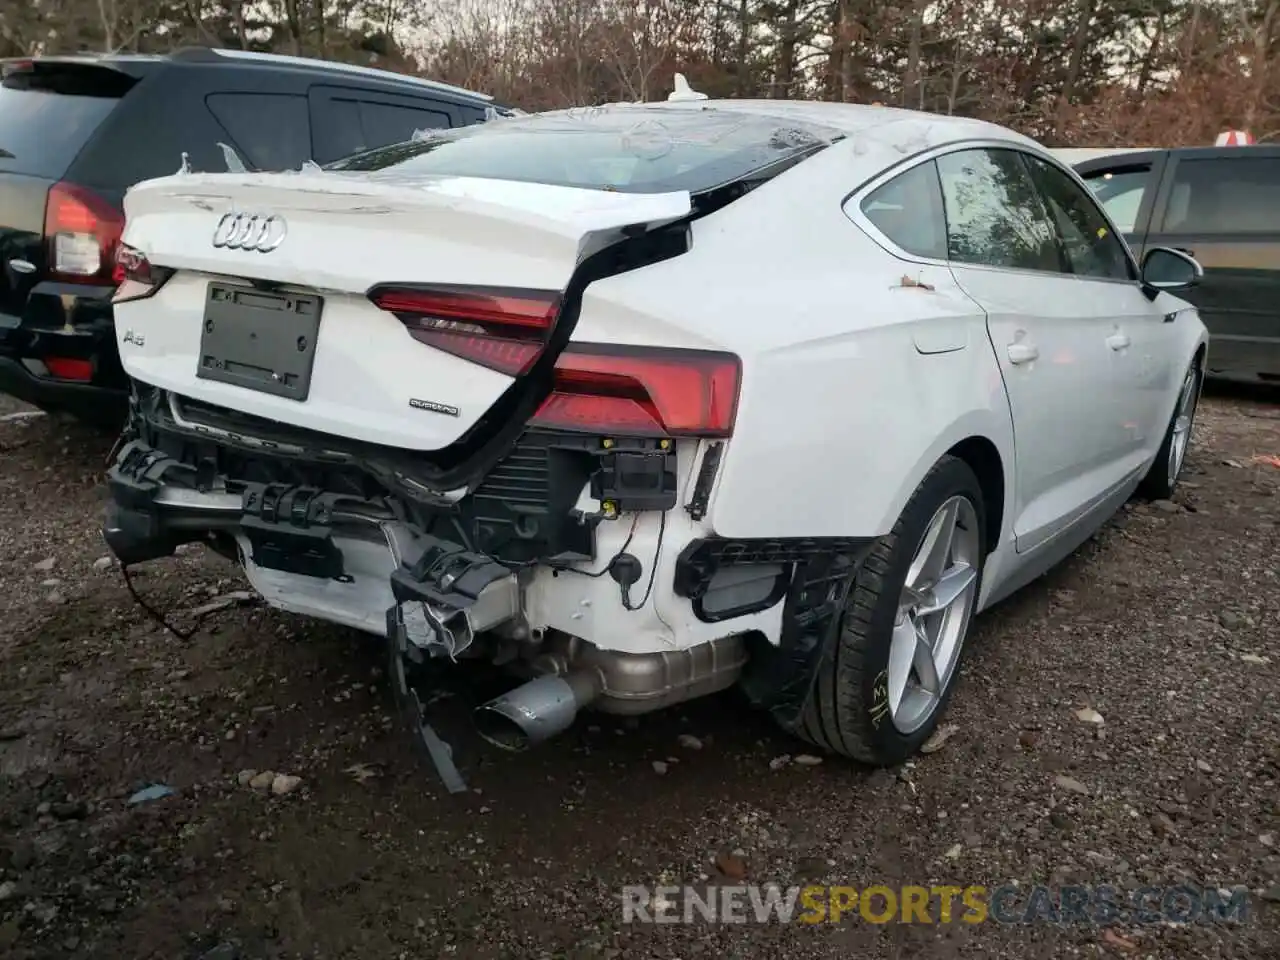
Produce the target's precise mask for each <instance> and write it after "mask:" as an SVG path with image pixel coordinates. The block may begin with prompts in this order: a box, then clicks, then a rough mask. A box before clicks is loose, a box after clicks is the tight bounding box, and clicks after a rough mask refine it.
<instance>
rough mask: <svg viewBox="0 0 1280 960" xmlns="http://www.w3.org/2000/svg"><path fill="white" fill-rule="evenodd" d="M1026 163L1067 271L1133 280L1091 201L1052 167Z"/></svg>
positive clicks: (1119, 242) (1032, 161)
mask: <svg viewBox="0 0 1280 960" xmlns="http://www.w3.org/2000/svg"><path fill="white" fill-rule="evenodd" d="M1026 161H1027V165H1028V167H1029V168H1030V170H1031V178H1032V180H1034V181H1035V184H1036V186H1037V187H1039V188H1040V193H1041V195H1042V196H1043V198H1044V203H1045V206H1046V207H1048V209H1049V213H1050V215H1051V216H1052V217H1053V221H1054V225H1055V226H1056V227H1057V230H1058V240H1059V242H1060V243H1061V244H1062V249H1063V251H1065V253H1066V255H1067V263H1068V264H1069V265H1070V267H1071V272H1072V273H1074V274H1077V275H1078V276H1081V277H1091V278H1093V279H1098V280H1133V279H1135V278H1134V274H1133V268H1132V266H1131V264H1130V261H1129V255H1128V253H1127V252H1126V250H1125V247H1124V241H1123V240H1121V239H1120V238H1119V237H1117V236H1116V235H1115V233H1114V232H1113V231H1112V229H1111V227H1110V226H1109V225H1108V224H1107V218H1106V217H1104V216H1103V215H1102V211H1101V210H1099V209H1098V205H1097V204H1096V203H1094V201H1093V199H1092V198H1091V197H1090V196H1089V195H1088V194H1087V193H1086V192H1085V191H1084V190H1082V189H1081V188H1080V186H1079V185H1078V184H1077V183H1075V181H1073V180H1072V179H1071V178H1070V177H1068V176H1067V175H1066V174H1064V173H1063V172H1062V171H1061V170H1059V169H1057V168H1056V167H1054V166H1053V165H1052V164H1049V163H1045V162H1044V161H1043V160H1041V159H1039V158H1038V157H1032V156H1028V157H1027V158H1026Z"/></svg>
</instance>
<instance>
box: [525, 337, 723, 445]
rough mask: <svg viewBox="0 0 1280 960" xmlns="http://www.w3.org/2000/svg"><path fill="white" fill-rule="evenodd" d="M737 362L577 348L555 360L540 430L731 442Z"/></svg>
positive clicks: (701, 355)
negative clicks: (549, 391) (698, 438)
mask: <svg viewBox="0 0 1280 960" xmlns="http://www.w3.org/2000/svg"><path fill="white" fill-rule="evenodd" d="M741 380H742V364H741V362H740V361H739V360H738V358H737V357H736V356H734V355H733V354H731V353H716V352H712V351H706V350H678V349H658V348H647V347H645V348H642V347H626V346H613V345H609V344H589V343H575V344H570V345H569V347H568V348H567V349H566V350H565V352H564V353H562V354H561V355H560V356H559V357H558V358H557V360H556V366H555V384H554V386H553V388H552V392H551V395H550V396H548V397H547V399H546V400H545V401H543V403H542V406H541V407H540V408H539V409H538V412H537V413H536V414H534V417H533V423H534V424H535V425H537V426H543V427H555V428H557V429H562V430H582V431H590V432H592V433H619V434H629V435H632V436H669V437H728V436H730V435H731V434H732V433H733V422H734V419H735V417H736V416H737V406H738V388H739V386H740V384H741Z"/></svg>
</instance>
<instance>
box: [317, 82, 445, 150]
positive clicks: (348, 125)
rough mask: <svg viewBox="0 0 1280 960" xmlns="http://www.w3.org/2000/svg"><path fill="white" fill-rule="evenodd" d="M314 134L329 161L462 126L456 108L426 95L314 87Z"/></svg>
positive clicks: (351, 88) (319, 147)
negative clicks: (420, 132)
mask: <svg viewBox="0 0 1280 960" xmlns="http://www.w3.org/2000/svg"><path fill="white" fill-rule="evenodd" d="M309 98H310V101H311V139H312V149H313V154H314V159H315V160H316V162H317V163H330V162H332V161H334V160H339V159H341V158H342V157H349V156H351V155H353V154H356V153H362V152H364V151H365V150H373V149H376V148H377V147H385V146H388V145H389V144H393V143H403V142H405V141H406V140H410V139H412V138H413V134H414V131H416V130H438V129H445V130H447V129H449V128H451V127H457V126H462V125H463V121H462V118H461V117H460V116H459V115H458V110H457V108H456V107H455V106H454V105H453V104H451V103H448V102H445V101H442V100H434V99H429V98H425V97H410V96H403V95H400V94H391V93H382V92H380V91H376V90H362V89H360V88H357V87H334V86H317V87H312V88H311V91H310V94H309Z"/></svg>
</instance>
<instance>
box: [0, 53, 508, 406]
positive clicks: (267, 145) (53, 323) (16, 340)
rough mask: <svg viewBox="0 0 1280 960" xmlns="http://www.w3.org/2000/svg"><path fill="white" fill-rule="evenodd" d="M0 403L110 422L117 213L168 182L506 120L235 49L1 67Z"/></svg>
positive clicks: (446, 98)
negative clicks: (145, 187)
mask: <svg viewBox="0 0 1280 960" xmlns="http://www.w3.org/2000/svg"><path fill="white" fill-rule="evenodd" d="M0 71H2V80H0V393H8V394H11V395H12V396H15V397H18V398H19V399H21V400H25V401H27V402H29V403H32V404H35V405H36V406H39V407H42V408H44V409H47V410H65V411H66V412H69V413H72V414H74V415H76V416H79V417H81V418H84V419H92V420H97V421H102V422H106V423H114V422H118V421H119V419H120V418H121V417H122V415H123V413H124V410H125V408H126V406H127V398H128V379H127V378H126V377H125V375H124V371H123V370H122V369H121V366H120V361H119V357H118V355H117V352H116V342H115V335H114V331H113V328H112V320H111V303H110V298H111V294H112V293H113V291H114V289H115V286H116V283H115V280H114V277H113V271H114V266H115V250H116V246H117V244H118V242H119V239H120V235H121V231H122V230H123V227H124V215H123V213H122V201H123V198H124V194H125V191H126V189H128V187H129V186H131V185H132V184H135V183H138V182H139V181H141V180H146V179H150V178H152V177H157V176H164V175H166V174H171V173H175V172H177V171H178V170H179V169H180V168H181V167H182V166H183V164H184V163H185V164H187V165H188V166H189V168H190V169H191V170H195V171H224V170H227V169H228V163H227V153H226V151H224V148H223V146H222V145H224V144H225V145H226V146H228V147H230V148H231V149H232V150H233V151H234V157H233V159H232V164H233V165H234V164H235V163H237V162H239V163H241V164H243V166H244V167H245V169H248V170H287V169H298V168H299V167H300V166H301V165H302V164H303V163H305V162H306V161H314V162H316V163H327V162H330V161H333V160H337V159H339V158H341V157H345V156H349V155H351V154H354V153H358V152H360V151H363V150H366V149H372V148H375V147H380V146H385V145H387V144H391V143H398V142H402V141H406V140H409V139H411V138H412V136H413V134H414V132H415V131H416V130H420V129H437V128H441V127H457V126H463V125H466V124H470V123H476V122H479V121H482V120H484V119H485V118H486V117H487V116H490V115H491V113H490V111H495V110H496V111H497V112H498V113H499V114H507V113H510V111H509V110H508V109H506V108H504V107H499V106H498V105H496V104H495V103H494V102H493V100H492V98H491V97H488V96H486V95H484V94H479V93H474V92H471V91H468V90H463V89H460V88H458V87H452V86H448V85H446V84H440V83H433V82H431V81H427V80H421V79H417V78H414V77H408V76H402V75H400V74H395V73H390V72H387V71H382V70H374V69H369V68H365V67H355V66H348V65H345V64H338V63H326V62H323V61H318V60H306V59H302V58H297V57H284V56H275V55H270V54H259V53H252V52H247V51H240V50H209V49H191V50H182V51H179V52H177V53H173V54H169V55H165V56H141V55H108V56H83V57H81V56H77V57H39V58H35V59H24V60H6V61H0Z"/></svg>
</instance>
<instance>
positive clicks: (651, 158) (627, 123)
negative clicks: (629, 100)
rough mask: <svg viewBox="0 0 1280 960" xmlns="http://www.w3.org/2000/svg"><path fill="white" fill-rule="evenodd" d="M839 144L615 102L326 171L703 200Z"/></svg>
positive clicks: (426, 139)
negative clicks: (673, 194) (674, 194)
mask: <svg viewBox="0 0 1280 960" xmlns="http://www.w3.org/2000/svg"><path fill="white" fill-rule="evenodd" d="M839 138H840V134H839V132H838V131H836V130H834V129H829V128H826V127H821V126H817V125H813V124H807V123H799V122H794V121H790V120H779V119H777V118H774V117H767V116H761V115H759V114H752V113H744V112H740V111H737V110H716V109H714V108H707V107H698V108H667V107H663V108H645V107H642V106H637V105H632V104H621V105H615V106H609V107H590V108H575V109H572V110H557V111H554V112H552V113H541V114H536V115H534V116H527V117H513V118H509V119H500V120H492V121H489V122H488V123H481V124H474V125H471V126H467V127H460V128H457V129H454V130H431V131H422V132H421V133H420V135H419V138H418V139H416V140H412V141H410V142H408V143H401V144H395V145H393V146H389V147H382V148H380V149H377V150H371V151H369V152H367V153H362V154H358V155H356V156H354V157H348V158H347V159H345V160H339V161H337V162H336V163H333V164H330V165H329V169H331V170H344V171H371V172H385V173H386V174H388V175H394V176H397V177H400V176H465V177H485V178H491V179H498V180H518V181H525V182H530V183H546V184H554V185H558V186H568V187H585V188H588V189H593V190H612V191H618V192H622V193H665V192H667V191H675V190H688V191H689V192H690V193H702V192H705V191H707V190H711V189H714V188H716V187H718V186H721V185H723V184H727V183H731V182H734V181H738V180H743V179H747V178H749V177H750V175H752V174H755V173H763V172H765V171H766V169H767V168H770V167H774V166H776V165H779V164H782V163H784V162H785V161H795V160H799V159H802V158H804V157H806V156H808V155H809V154H811V153H813V152H815V151H817V150H820V149H822V148H823V147H825V146H827V145H828V144H829V143H832V142H833V141H835V140H838V139H839Z"/></svg>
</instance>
